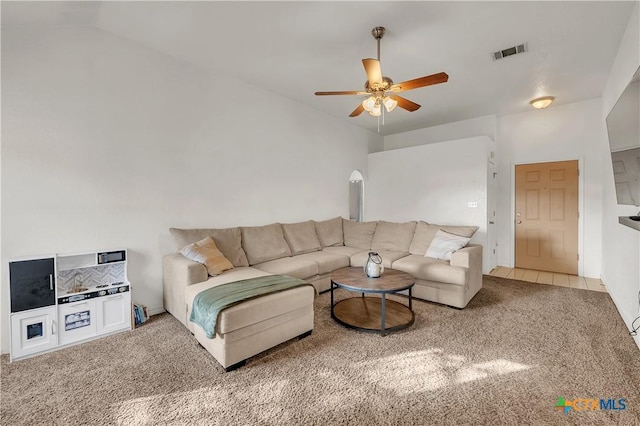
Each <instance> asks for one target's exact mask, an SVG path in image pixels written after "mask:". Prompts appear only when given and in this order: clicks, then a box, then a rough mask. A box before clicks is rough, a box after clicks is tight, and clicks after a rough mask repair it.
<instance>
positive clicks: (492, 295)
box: [0, 276, 640, 425]
mask: <svg viewBox="0 0 640 426" xmlns="http://www.w3.org/2000/svg"><path fill="white" fill-rule="evenodd" d="M414 310H415V312H416V321H415V324H414V325H413V326H411V327H410V328H409V329H407V330H404V331H402V332H399V333H396V334H392V335H389V336H386V337H380V336H377V335H373V334H367V333H359V332H356V331H353V330H349V329H345V328H343V327H341V326H339V325H338V324H336V323H335V322H334V321H333V320H332V319H331V318H330V311H329V295H328V294H327V293H325V294H323V295H321V296H320V297H318V298H317V299H316V325H315V330H314V332H313V334H312V335H311V336H310V337H308V338H306V339H304V340H300V341H298V340H294V341H291V342H287V343H285V344H283V345H280V346H279V347H277V348H275V349H272V350H270V351H267V352H265V353H263V354H261V355H258V356H256V357H254V358H252V359H251V360H250V361H249V362H248V363H247V365H246V367H244V368H241V369H239V370H236V371H234V372H231V373H224V370H223V369H222V368H221V367H220V365H219V364H217V362H216V361H215V360H214V359H213V357H211V356H210V355H209V353H208V352H206V351H205V350H204V349H202V348H201V347H200V346H199V345H198V344H197V343H196V341H195V340H194V339H193V338H192V337H191V335H190V333H189V332H188V331H187V329H186V328H185V327H184V326H182V325H181V324H180V323H179V322H178V321H177V320H175V319H174V318H173V317H172V316H170V315H168V314H164V315H159V316H156V317H153V319H152V320H151V321H150V322H149V323H147V324H145V325H144V326H142V327H140V328H138V329H136V330H134V331H132V332H130V333H121V334H118V335H115V336H109V337H106V338H103V339H99V340H96V341H93V342H90V343H86V344H83V345H79V346H75V347H72V348H68V349H65V350H61V351H57V352H53V353H50V354H45V355H41V356H38V357H35V358H31V359H28V360H24V361H19V362H15V363H9V362H8V356H6V355H5V356H2V363H1V367H2V370H1V375H2V377H1V379H2V380H1V385H2V388H1V398H2V399H1V410H0V415H1V417H0V423H1V424H3V425H19V424H23V425H35V424H60V425H71V424H87V425H89V424H91V425H99V424H117V425H131V424H137V425H144V424H176V425H183V424H197V425H204V424H218V425H230V424H242V425H272V424H287V425H298V424H318V425H333V424H353V425H365V424H366V425H377V424H381V425H408V424H412V425H421V424H452V425H461V424H475V425H477V424H492V425H494V424H518V425H522V424H532V425H541V424H554V425H555V424H580V425H584V424H624V425H629V424H640V351H639V350H638V347H637V346H636V345H635V343H634V342H633V340H632V338H631V337H630V336H629V335H628V332H627V330H626V328H625V326H624V324H623V322H622V320H621V319H620V316H619V314H618V312H617V311H616V309H615V307H614V305H613V302H612V301H611V299H610V298H609V295H608V294H607V293H598V292H592V291H586V290H577V289H570V288H564V287H555V286H547V285H540V284H531V283H525V282H520V281H513V280H507V279H503V278H497V277H488V276H485V277H484V287H483V289H482V290H481V291H480V293H478V295H477V296H476V297H475V298H474V299H473V300H472V301H471V303H470V304H469V306H468V307H467V308H466V309H464V310H457V309H453V308H448V307H445V306H440V305H437V304H433V303H427V302H421V301H415V302H414ZM559 397H564V398H565V399H567V400H573V399H575V398H589V399H598V400H599V399H601V398H605V399H608V398H615V399H616V400H618V399H620V398H625V399H626V407H627V408H626V410H616V411H614V410H603V411H600V410H598V411H576V410H571V411H570V412H568V413H567V414H564V413H563V412H562V411H560V410H558V409H556V408H555V405H556V403H557V400H558V398H559ZM616 407H619V405H616Z"/></svg>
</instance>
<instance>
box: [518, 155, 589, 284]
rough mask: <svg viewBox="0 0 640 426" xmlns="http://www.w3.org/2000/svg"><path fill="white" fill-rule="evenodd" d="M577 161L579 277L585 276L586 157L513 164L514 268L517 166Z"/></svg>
mask: <svg viewBox="0 0 640 426" xmlns="http://www.w3.org/2000/svg"><path fill="white" fill-rule="evenodd" d="M576 160H578V275H580V276H584V246H583V245H584V157H578V158H575V157H573V158H567V157H561V158H554V159H548V160H537V161H523V162H518V163H511V166H510V174H511V176H510V179H511V192H510V198H511V200H510V203H509V206H510V209H511V211H510V213H509V217H510V219H511V222H510V223H511V227H510V228H509V241H510V244H509V256H510V263H511V267H512V268H514V267H515V266H516V166H520V165H524V164H538V163H555V162H557V161H576Z"/></svg>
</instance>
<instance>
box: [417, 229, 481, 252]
mask: <svg viewBox="0 0 640 426" xmlns="http://www.w3.org/2000/svg"><path fill="white" fill-rule="evenodd" d="M439 229H442V230H443V231H445V232H448V233H450V234H455V235H459V236H461V237H467V238H471V237H472V236H473V234H475V232H476V231H477V230H478V227H477V226H449V225H434V224H432V223H427V222H423V221H420V222H418V224H417V225H416V231H415V232H414V234H413V240H411V245H410V246H409V253H411V254H418V255H420V256H424V255H425V253H426V252H427V249H428V248H429V245H430V244H431V240H433V237H435V235H436V232H438V230H439Z"/></svg>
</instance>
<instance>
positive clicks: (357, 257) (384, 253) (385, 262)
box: [351, 250, 409, 268]
mask: <svg viewBox="0 0 640 426" xmlns="http://www.w3.org/2000/svg"><path fill="white" fill-rule="evenodd" d="M376 253H378V254H379V255H380V258H381V259H382V266H384V267H385V268H391V265H392V264H393V262H395V261H396V260H398V259H401V258H403V257H405V256H408V255H409V252H406V251H390V250H379V251H377V252H376ZM368 259H369V252H368V251H361V252H359V253H356V254H354V255H352V256H351V266H364V265H365V264H366V263H367V260H368Z"/></svg>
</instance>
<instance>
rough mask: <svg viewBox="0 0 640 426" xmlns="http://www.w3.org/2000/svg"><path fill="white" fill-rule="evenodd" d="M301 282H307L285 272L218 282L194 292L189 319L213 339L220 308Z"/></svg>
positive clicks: (292, 286)
mask: <svg viewBox="0 0 640 426" xmlns="http://www.w3.org/2000/svg"><path fill="white" fill-rule="evenodd" d="M305 285H311V284H309V283H307V282H305V281H302V280H299V279H298V278H293V277H290V276H288V275H268V276H266V277H258V278H250V279H248V280H242V281H234V282H230V283H227V284H221V285H219V286H217V287H213V288H209V289H206V290H203V291H201V292H200V293H198V294H196V297H195V298H194V299H193V306H192V307H191V316H190V317H189V321H191V322H194V323H196V324H198V325H199V326H200V327H202V329H203V330H204V332H205V334H206V335H207V337H208V338H209V339H213V338H215V337H216V323H217V321H218V315H220V312H222V310H223V309H225V308H229V307H231V306H233V305H237V304H238V303H240V302H244V301H245V300H249V299H255V298H257V297H260V296H264V295H266V294H271V293H278V292H280V291H285V290H289V289H292V288H295V287H302V286H305Z"/></svg>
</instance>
